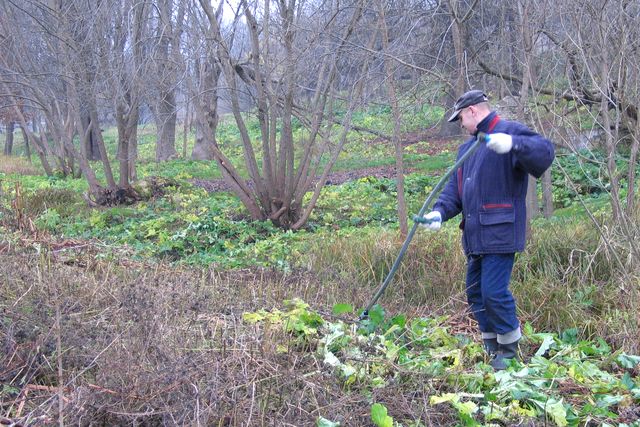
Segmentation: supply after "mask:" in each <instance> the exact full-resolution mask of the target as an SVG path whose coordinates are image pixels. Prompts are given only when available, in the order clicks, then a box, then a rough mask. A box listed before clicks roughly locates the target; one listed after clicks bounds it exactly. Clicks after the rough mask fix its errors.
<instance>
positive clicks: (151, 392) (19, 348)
mask: <svg viewBox="0 0 640 427" xmlns="http://www.w3.org/2000/svg"><path fill="white" fill-rule="evenodd" d="M39 243H40V244H39V247H40V253H36V252H34V251H32V250H31V249H27V248H25V247H24V246H23V245H14V244H11V245H9V244H7V243H5V245H4V246H3V248H4V249H3V262H2V263H1V264H0V277H2V278H3V279H2V280H3V286H2V287H1V289H0V310H1V312H2V316H1V317H0V322H1V323H0V325H1V329H0V345H1V346H2V351H0V382H2V383H4V384H6V385H7V387H6V388H5V389H4V391H0V416H2V415H4V416H5V417H7V418H8V419H11V420H12V421H14V422H19V423H22V424H23V425H31V424H38V423H42V424H47V423H54V422H56V423H58V422H64V423H66V424H79V425H89V424H91V425H96V424H97V425H134V424H135V425H208V426H209V425H210V426H241V425H242V426H264V425H269V426H271V425H278V426H283V425H291V426H307V425H308V426H312V425H315V422H316V419H317V418H318V416H324V417H327V418H330V419H333V420H342V422H343V424H342V425H346V426H363V425H370V408H371V400H370V397H367V396H366V395H365V394H361V393H357V392H348V391H345V390H344V388H343V385H342V383H341V381H339V380H338V379H337V378H336V377H335V376H334V375H333V374H331V373H330V372H328V371H327V370H326V369H323V368H322V366H321V364H320V362H318V360H316V358H315V356H314V355H313V353H312V352H309V351H302V349H299V348H297V347H295V346H294V345H293V343H292V342H291V339H290V337H288V336H286V335H283V333H282V332H280V331H279V330H278V331H273V330H264V329H261V328H257V327H254V326H249V325H246V324H244V323H243V322H242V321H241V315H242V313H243V312H244V311H250V310H255V309H258V308H263V307H272V306H276V305H280V304H281V302H282V300H283V299H285V298H291V297H294V296H296V297H301V298H305V299H306V300H307V301H309V302H310V303H312V304H314V307H320V308H321V309H322V308H324V309H326V310H327V311H328V308H329V306H330V302H329V301H328V300H330V299H334V298H335V297H336V295H337V294H338V293H339V292H340V286H339V285H338V284H336V283H332V284H324V283H321V282H318V281H317V280H316V279H315V277H314V276H311V275H309V274H306V273H293V274H289V275H286V276H285V275H282V274H279V273H275V272H270V271H238V272H233V273H217V272H215V271H207V270H204V271H196V270H186V269H180V268H174V267H168V266H164V265H157V264H155V265H152V264H149V265H145V264H137V263H134V262H132V261H127V260H126V257H127V254H122V256H123V257H122V261H121V262H118V263H114V262H106V261H100V260H99V259H97V257H96V254H97V253H98V249H99V248H96V247H94V246H91V245H83V246H79V245H77V244H76V245H64V244H58V245H46V244H43V242H39ZM28 246H30V247H33V246H34V245H33V244H31V245H28ZM349 292H350V293H351V294H352V295H355V296H356V299H358V300H359V301H358V302H357V303H356V305H357V304H358V303H360V304H361V303H362V301H365V300H366V297H365V295H366V296H368V295H369V292H368V291H360V292H361V294H359V291H357V290H355V289H350V290H349ZM276 344H284V345H285V346H287V347H288V351H287V352H285V353H281V352H278V351H277V348H276ZM412 384H413V385H412V386H411V387H406V386H402V387H400V386H398V387H397V388H394V387H389V388H385V389H384V390H379V391H376V392H375V393H374V394H375V395H374V399H375V400H376V401H379V402H383V403H385V404H386V405H387V406H388V407H389V409H390V410H393V411H394V413H395V414H399V415H400V414H403V415H404V416H405V417H406V418H408V419H412V418H413V419H420V420H422V422H423V423H427V424H429V425H446V424H450V423H453V422H454V420H455V417H453V414H452V413H451V412H447V410H446V409H445V410H444V411H445V412H442V413H441V412H439V411H442V409H441V408H435V409H434V408H430V407H429V406H428V405H426V404H425V402H426V400H427V398H428V390H426V389H425V388H424V386H421V384H420V381H412Z"/></svg>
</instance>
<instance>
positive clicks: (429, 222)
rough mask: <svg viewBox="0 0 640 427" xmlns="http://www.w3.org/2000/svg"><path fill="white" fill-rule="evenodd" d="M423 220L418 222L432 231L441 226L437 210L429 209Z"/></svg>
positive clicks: (440, 217)
mask: <svg viewBox="0 0 640 427" xmlns="http://www.w3.org/2000/svg"><path fill="white" fill-rule="evenodd" d="M424 219H425V222H420V225H421V226H423V227H424V228H427V229H429V230H432V231H437V230H440V227H442V215H440V212H438V211H431V212H429V213H428V214H426V215H424Z"/></svg>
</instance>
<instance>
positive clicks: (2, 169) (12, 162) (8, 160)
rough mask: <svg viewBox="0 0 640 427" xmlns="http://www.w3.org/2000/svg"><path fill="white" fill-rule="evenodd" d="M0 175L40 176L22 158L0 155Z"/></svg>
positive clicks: (39, 172)
mask: <svg viewBox="0 0 640 427" xmlns="http://www.w3.org/2000/svg"><path fill="white" fill-rule="evenodd" d="M0 174H7V175H13V174H15V175H40V174H41V171H39V170H38V168H36V167H35V166H34V165H33V164H31V162H29V161H27V160H26V159H24V158H22V157H16V156H4V155H2V154H0Z"/></svg>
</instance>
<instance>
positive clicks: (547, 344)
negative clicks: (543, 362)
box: [535, 334, 555, 356]
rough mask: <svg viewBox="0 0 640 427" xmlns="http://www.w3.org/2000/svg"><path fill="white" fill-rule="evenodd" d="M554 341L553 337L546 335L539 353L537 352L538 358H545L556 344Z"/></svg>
mask: <svg viewBox="0 0 640 427" xmlns="http://www.w3.org/2000/svg"><path fill="white" fill-rule="evenodd" d="M554 342H555V341H554V339H553V336H552V335H550V334H549V335H546V336H545V337H544V339H543V341H542V344H540V348H539V349H538V351H536V354H535V355H536V356H543V355H544V354H546V353H547V351H549V348H551V346H552V345H553V343H554Z"/></svg>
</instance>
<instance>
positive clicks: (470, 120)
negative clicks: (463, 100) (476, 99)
mask: <svg viewBox="0 0 640 427" xmlns="http://www.w3.org/2000/svg"><path fill="white" fill-rule="evenodd" d="M476 113H477V111H476V107H475V105H471V106H469V107H466V108H465V109H463V110H462V111H460V126H462V127H463V128H465V129H466V130H467V132H469V135H473V134H474V133H475V131H476V129H477V128H476V126H477V125H478V120H477V118H476Z"/></svg>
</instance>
